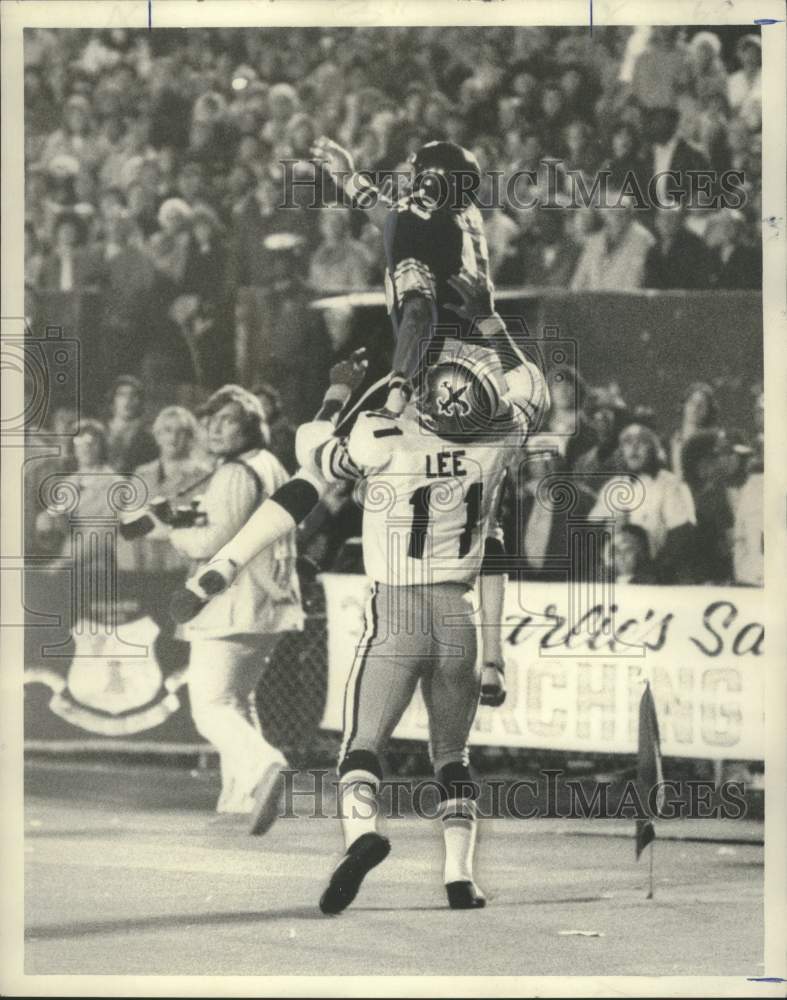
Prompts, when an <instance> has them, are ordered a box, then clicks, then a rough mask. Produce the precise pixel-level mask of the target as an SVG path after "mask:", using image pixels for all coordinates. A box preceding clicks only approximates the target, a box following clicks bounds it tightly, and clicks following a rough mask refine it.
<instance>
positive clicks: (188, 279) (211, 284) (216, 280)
mask: <svg viewBox="0 0 787 1000" xmlns="http://www.w3.org/2000/svg"><path fill="white" fill-rule="evenodd" d="M222 237H223V232H222V227H221V223H220V222H219V218H218V216H217V215H216V213H215V212H214V211H213V209H212V208H210V206H208V205H205V204H198V205H195V207H194V210H193V212H192V215H191V235H190V239H189V242H188V246H187V249H186V260H185V263H184V266H183V278H182V282H181V287H182V290H183V291H184V292H186V293H187V294H192V295H196V296H198V297H199V299H200V300H201V301H202V302H203V303H206V304H207V303H209V304H211V305H212V306H214V307H218V306H219V305H220V304H222V303H223V302H224V300H225V298H226V266H227V261H226V250H225V243H224V240H223V238H222Z"/></svg>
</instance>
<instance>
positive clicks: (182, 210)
mask: <svg viewBox="0 0 787 1000" xmlns="http://www.w3.org/2000/svg"><path fill="white" fill-rule="evenodd" d="M193 214H194V213H193V211H192V209H191V207H190V206H189V205H188V204H187V203H186V202H185V201H183V200H182V199H181V198H169V199H168V200H167V201H165V202H164V204H163V205H162V206H161V208H160V209H159V212H158V223H159V226H160V231H159V232H157V233H154V234H153V236H152V237H151V240H150V253H151V256H152V258H153V263H154V264H155V266H156V270H157V271H158V272H159V273H160V274H161V275H162V277H163V279H164V280H165V281H166V282H167V284H168V285H169V286H170V288H171V292H170V294H171V295H172V294H174V293H175V292H176V291H179V290H181V289H182V287H183V276H184V274H185V272H186V263H187V261H188V257H189V248H190V245H191V226H192V219H193Z"/></svg>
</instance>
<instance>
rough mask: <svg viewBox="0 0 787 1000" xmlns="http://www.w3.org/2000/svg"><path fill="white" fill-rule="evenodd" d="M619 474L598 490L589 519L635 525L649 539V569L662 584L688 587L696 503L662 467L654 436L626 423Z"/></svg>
mask: <svg viewBox="0 0 787 1000" xmlns="http://www.w3.org/2000/svg"><path fill="white" fill-rule="evenodd" d="M619 468H620V469H621V474H618V475H616V476H613V477H612V478H611V479H610V480H609V481H608V483H607V485H606V486H605V488H604V489H603V490H602V492H601V494H600V496H599V498H598V500H597V501H596V504H595V506H594V507H593V509H592V510H591V512H590V516H591V517H607V518H613V519H614V520H615V522H616V523H617V522H620V523H621V524H636V525H639V526H640V527H642V528H644V530H645V531H646V532H647V535H648V542H649V545H650V556H651V559H652V560H653V568H654V572H655V574H656V577H657V579H658V580H659V582H660V583H690V582H692V581H693V578H694V575H695V570H694V566H693V565H692V560H691V558H690V557H687V553H691V552H693V551H694V548H693V539H694V528H695V524H696V517H695V513H694V501H693V500H692V496H691V492H690V490H689V488H688V486H686V484H685V483H682V482H681V481H680V479H679V478H678V477H677V476H676V475H675V474H674V473H672V472H669V471H668V470H667V469H665V468H663V467H662V464H661V461H660V445H659V440H658V438H657V437H656V435H655V433H654V432H653V431H652V430H651V429H650V428H649V427H644V426H643V425H642V424H629V426H628V427H626V428H624V430H623V432H622V433H621V435H620V466H619Z"/></svg>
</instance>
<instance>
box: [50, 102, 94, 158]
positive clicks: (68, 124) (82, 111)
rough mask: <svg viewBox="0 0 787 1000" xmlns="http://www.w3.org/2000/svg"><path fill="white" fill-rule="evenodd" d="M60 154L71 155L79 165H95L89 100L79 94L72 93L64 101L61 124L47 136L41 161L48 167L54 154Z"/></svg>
mask: <svg viewBox="0 0 787 1000" xmlns="http://www.w3.org/2000/svg"><path fill="white" fill-rule="evenodd" d="M62 154H66V155H67V156H73V157H74V159H76V160H77V162H78V163H79V165H80V166H81V167H93V166H94V165H95V161H96V149H95V145H94V142H93V126H92V122H91V108H90V101H89V100H88V99H87V98H86V97H83V96H82V95H81V94H73V95H72V96H71V97H69V98H68V100H67V101H66V104H65V108H64V114H63V125H62V127H61V128H58V129H56V130H55V131H54V132H52V134H51V135H50V136H49V137H48V138H47V140H46V142H45V144H44V149H43V152H42V154H41V162H42V163H43V165H44V166H45V167H48V166H50V164H51V163H52V161H53V160H54V159H55V157H56V156H60V155H62Z"/></svg>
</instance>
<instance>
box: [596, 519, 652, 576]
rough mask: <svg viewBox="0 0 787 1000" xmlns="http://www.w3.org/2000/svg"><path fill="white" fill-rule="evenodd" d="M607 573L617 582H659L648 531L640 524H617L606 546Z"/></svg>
mask: <svg viewBox="0 0 787 1000" xmlns="http://www.w3.org/2000/svg"><path fill="white" fill-rule="evenodd" d="M604 560H605V564H606V568H607V573H608V575H609V576H610V577H611V579H613V580H614V581H615V583H645V584H648V583H650V584H652V583H657V582H658V581H657V580H656V575H655V573H654V572H653V564H652V560H651V558H650V544H649V541H648V533H647V531H645V529H644V528H643V527H642V526H641V525H639V524H616V525H615V530H614V532H613V533H612V535H611V536H610V540H609V541H608V542H606V544H605V546H604Z"/></svg>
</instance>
